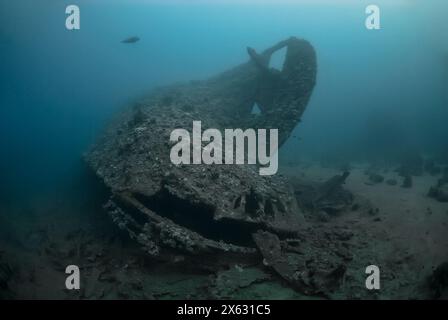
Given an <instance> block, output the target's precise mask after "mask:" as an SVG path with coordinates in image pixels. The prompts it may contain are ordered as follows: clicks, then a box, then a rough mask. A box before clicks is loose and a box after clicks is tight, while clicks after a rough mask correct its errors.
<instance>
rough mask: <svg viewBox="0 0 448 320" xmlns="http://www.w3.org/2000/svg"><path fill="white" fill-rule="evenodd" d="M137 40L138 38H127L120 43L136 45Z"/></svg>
mask: <svg viewBox="0 0 448 320" xmlns="http://www.w3.org/2000/svg"><path fill="white" fill-rule="evenodd" d="M139 40H140V38H139V37H129V38H126V39H124V40H122V41H121V43H136V42H137V41H139Z"/></svg>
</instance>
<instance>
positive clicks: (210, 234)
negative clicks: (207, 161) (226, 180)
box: [134, 189, 259, 247]
mask: <svg viewBox="0 0 448 320" xmlns="http://www.w3.org/2000/svg"><path fill="white" fill-rule="evenodd" d="M134 196H135V198H136V199H137V200H138V201H140V202H141V203H142V204H143V205H144V206H146V207H147V208H148V209H150V210H152V211H154V212H156V213H157V214H158V215H160V216H163V217H165V218H168V219H170V220H172V221H173V222H174V223H176V224H177V225H179V226H182V227H184V228H186V229H188V230H191V231H194V232H197V233H199V234H200V235H202V236H203V237H205V238H207V239H210V240H215V241H224V242H226V243H229V244H234V245H238V246H245V247H254V246H255V244H254V242H253V240H252V236H251V235H252V233H254V232H255V231H257V230H258V229H259V226H257V225H254V224H249V223H247V222H243V221H235V220H230V219H225V218H223V219H220V220H215V219H214V218H213V214H214V211H215V208H214V207H211V206H207V205H205V204H202V203H192V202H190V201H188V200H185V199H181V198H178V197H177V196H175V195H173V194H171V193H170V192H169V191H168V190H166V189H162V190H161V191H159V192H158V193H156V194H155V195H153V196H150V197H148V196H145V195H142V194H135V195H134Z"/></svg>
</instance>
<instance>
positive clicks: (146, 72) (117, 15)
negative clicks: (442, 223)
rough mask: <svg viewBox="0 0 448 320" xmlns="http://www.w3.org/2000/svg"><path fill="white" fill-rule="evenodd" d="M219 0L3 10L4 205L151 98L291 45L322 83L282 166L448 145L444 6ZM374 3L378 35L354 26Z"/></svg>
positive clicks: (62, 172) (0, 144)
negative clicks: (309, 50)
mask: <svg viewBox="0 0 448 320" xmlns="http://www.w3.org/2000/svg"><path fill="white" fill-rule="evenodd" d="M187 2H188V3H189V4H187ZM222 2H223V1H219V2H218V3H215V2H214V1H209V2H206V1H201V2H198V1H191V2H190V1H177V2H175V1H163V2H162V1H158V2H155V1H143V0H142V1H125V0H123V1H101V0H90V1H81V0H72V1H56V0H53V1H51V0H40V1H25V0H3V1H1V2H0V52H1V54H0V57H1V59H0V87H1V92H0V107H1V109H0V150H1V158H0V177H1V182H0V184H1V187H0V188H1V190H0V191H1V192H0V193H1V195H2V198H4V199H6V198H7V199H9V200H11V199H14V198H17V199H22V200H23V199H24V198H27V197H32V196H35V195H38V194H41V193H45V192H55V191H57V190H60V189H61V188H63V186H66V185H67V184H69V183H71V182H72V181H73V180H74V179H76V176H77V174H78V173H79V170H80V167H81V163H82V160H81V155H82V153H83V152H84V151H86V150H87V148H88V147H89V145H90V144H92V143H93V141H94V140H95V138H96V137H97V136H98V134H99V133H100V131H101V128H102V127H103V126H104V125H105V123H107V121H108V120H109V119H110V118H111V116H112V115H113V114H114V113H116V111H117V110H119V109H120V108H123V107H125V106H126V105H128V104H130V103H132V102H133V101H135V100H138V99H139V98H140V97H142V96H143V95H145V93H146V92H148V91H149V90H150V89H151V88H152V87H155V86H159V85H164V84H169V83H173V82H179V81H186V80H190V79H201V78H206V77H208V76H211V75H213V74H216V73H217V72H219V71H222V70H225V69H227V68H230V67H232V66H235V65H237V64H239V63H242V62H245V61H246V60H247V59H248V57H247V53H246V50H245V48H246V46H251V47H254V48H256V49H257V50H262V49H263V48H265V47H268V46H270V45H272V44H274V43H276V42H278V41H279V40H282V39H284V38H287V37H289V36H297V37H301V38H305V39H307V40H309V41H310V42H311V43H312V44H313V46H314V47H315V49H316V51H317V56H318V78H317V85H316V88H315V91H314V93H313V96H312V99H311V101H310V104H309V106H308V109H307V111H306V113H305V116H304V118H303V121H302V123H301V124H300V125H299V126H298V128H297V132H296V133H295V134H297V135H298V136H300V138H301V139H300V140H294V139H292V140H291V141H289V142H288V143H287V144H286V145H285V146H284V150H283V156H286V157H291V158H295V157H301V156H302V155H308V154H309V155H314V154H321V153H325V152H327V151H329V150H330V151H332V152H340V153H341V155H342V154H346V155H350V156H353V157H354V158H357V157H360V156H362V155H364V154H368V153H369V150H372V148H374V147H375V148H376V149H375V150H381V148H382V147H383V146H384V147H385V148H386V146H387V147H388V148H390V144H391V143H392V148H393V145H394V144H396V145H397V147H399V146H403V145H412V146H413V147H415V148H418V149H420V150H423V151H424V152H438V151H440V150H443V148H446V147H447V143H446V141H447V137H448V129H447V127H448V126H447V123H448V112H447V109H448V108H447V104H448V102H447V97H446V92H447V91H448V90H447V89H448V77H447V73H448V70H447V69H448V62H447V61H446V60H447V58H446V55H447V52H448V38H447V37H446V30H447V27H446V24H445V20H446V19H445V17H444V14H446V13H447V12H448V10H447V9H448V4H444V1H437V0H432V1H417V0H415V1H411V0H409V1H404V0H400V1H361V0H359V1H341V2H342V4H337V5H336V4H333V2H337V1H333V2H331V1H330V2H329V1H316V2H312V3H313V4H309V2H310V1H300V0H298V1H287V2H282V1H279V2H278V1H263V4H259V3H256V1H242V4H240V3H237V2H236V1H231V2H230V3H228V4H223V3H222ZM305 2H306V3H305ZM321 2H322V3H321ZM372 2H374V3H377V4H379V5H380V8H381V9H382V11H381V13H382V15H381V24H382V29H381V30H376V31H369V30H367V29H366V28H365V27H364V20H365V17H366V15H365V13H364V10H365V7H366V5H367V4H370V3H372ZM329 3H330V4H329ZM391 3H392V4H391ZM445 3H446V1H445ZM69 4H77V5H78V6H79V7H80V10H81V29H80V30H78V31H68V30H66V29H65V18H66V15H65V7H66V6H67V5H69ZM134 35H136V36H139V37H140V38H141V40H140V41H139V42H137V43H135V44H122V43H120V41H121V40H122V39H124V38H126V37H128V36H134ZM444 57H445V58H444ZM444 59H445V60H444ZM369 123H370V125H369ZM376 124H379V125H378V126H376ZM369 126H370V127H373V129H371V131H369V130H367V129H368V128H369ZM382 128H386V129H385V130H382ZM369 132H371V133H370V136H369ZM372 132H373V133H372ZM366 141H367V143H366ZM384 150H386V149H384Z"/></svg>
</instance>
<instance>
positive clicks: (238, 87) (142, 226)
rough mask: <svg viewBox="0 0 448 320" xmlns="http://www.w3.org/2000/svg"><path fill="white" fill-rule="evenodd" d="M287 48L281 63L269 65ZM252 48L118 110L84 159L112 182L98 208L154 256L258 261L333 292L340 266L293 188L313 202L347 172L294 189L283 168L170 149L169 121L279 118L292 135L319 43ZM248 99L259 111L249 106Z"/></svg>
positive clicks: (246, 123)
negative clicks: (226, 65) (199, 159)
mask: <svg viewBox="0 0 448 320" xmlns="http://www.w3.org/2000/svg"><path fill="white" fill-rule="evenodd" d="M283 48H285V49H286V56H285V60H284V64H283V68H282V69H281V70H276V69H272V68H269V62H270V59H271V57H272V55H273V54H274V53H275V52H276V51H278V50H280V49H283ZM247 51H248V55H249V60H248V61H247V62H246V63H243V64H241V65H239V66H237V67H235V68H233V69H230V70H227V71H225V72H223V73H221V74H218V75H216V76H214V77H211V78H209V79H207V80H203V81H192V82H190V83H185V84H179V85H173V86H168V87H163V88H158V89H156V90H153V91H152V93H151V94H150V95H149V96H148V97H147V98H145V99H144V100H142V101H140V102H138V103H136V104H135V105H134V106H132V107H131V108H129V109H127V110H126V111H124V112H123V113H122V114H120V115H119V116H118V117H117V119H116V121H114V122H113V123H112V124H111V125H110V126H109V127H108V128H107V130H105V133H104V134H103V136H102V137H101V138H100V139H99V140H98V142H97V143H96V144H95V145H94V146H93V147H92V148H91V150H90V151H89V152H88V153H87V154H86V161H87V163H88V164H89V166H90V168H92V169H93V171H94V172H95V173H96V176H97V177H98V178H99V180H100V181H102V183H103V184H104V185H105V186H106V187H107V188H108V190H109V194H110V198H109V200H108V201H107V203H105V205H104V208H105V209H106V210H107V212H108V213H109V214H110V216H111V217H112V219H113V221H114V222H115V223H116V224H117V225H118V226H119V227H120V228H121V229H123V230H126V231H127V232H128V233H129V236H130V237H131V238H132V239H134V240H135V241H137V242H138V243H139V244H140V245H141V246H142V247H143V249H144V250H145V251H146V252H147V253H148V254H149V255H150V256H151V257H154V258H155V259H163V260H165V261H166V260H168V261H172V262H173V263H175V262H176V261H181V262H182V263H187V262H186V261H200V263H199V264H197V265H198V268H199V267H203V268H212V269H214V270H216V268H219V267H220V266H223V265H229V264H231V263H235V262H236V261H237V262H238V263H243V262H244V261H252V262H254V261H258V262H259V263H264V265H265V266H268V267H270V268H271V269H272V270H274V271H275V272H277V273H278V274H279V275H280V276H281V277H282V278H283V279H285V280H286V281H287V282H289V283H290V284H292V285H293V286H294V287H297V288H298V289H300V290H301V291H303V292H305V293H316V292H322V291H325V290H327V291H328V289H329V288H333V287H335V286H337V283H338V282H339V281H340V280H341V278H342V276H343V274H344V272H345V269H344V268H345V267H344V265H343V263H342V259H341V258H340V257H338V256H336V255H335V254H334V253H333V252H325V253H322V249H325V248H324V247H325V246H326V245H325V244H323V243H322V241H317V240H316V237H317V236H316V235H315V234H312V233H310V232H309V231H307V228H306V221H305V219H304V213H303V209H302V208H301V207H299V205H298V203H300V201H298V197H300V196H302V195H303V194H304V195H305V198H306V200H307V201H308V202H312V206H313V208H314V207H315V208H323V207H324V205H319V202H321V200H322V199H323V198H324V196H328V195H329V193H330V192H332V190H339V189H338V188H340V184H341V183H343V181H344V180H345V178H346V177H347V175H348V174H344V175H343V176H341V177H335V179H333V180H331V181H330V182H329V183H327V184H324V185H323V186H321V187H316V188H314V189H312V192H305V193H303V194H302V193H301V192H299V193H300V194H298V191H297V190H295V188H294V186H293V185H292V184H291V183H290V182H289V181H288V180H287V179H286V178H285V177H283V176H281V175H278V174H277V175H273V176H260V175H259V174H258V168H257V166H256V165H211V166H210V165H201V164H199V165H194V166H188V165H182V164H180V165H174V164H173V163H172V162H171V161H170V159H169V155H170V148H171V144H170V133H171V132H172V130H174V129H176V128H189V127H191V124H192V122H193V121H196V120H200V121H201V122H202V124H203V126H204V127H208V128H218V129H222V128H242V129H245V128H254V129H257V128H263V129H267V130H268V129H271V128H275V129H278V145H279V147H281V146H282V145H283V144H284V142H285V141H286V140H287V139H288V137H289V136H290V134H291V132H292V130H293V129H294V128H295V127H296V125H297V124H298V123H299V122H300V119H301V117H302V115H303V113H304V111H305V109H306V106H307V104H308V102H309V100H310V97H311V94H312V92H313V88H314V86H315V83H316V73H317V63H316V53H315V50H314V48H313V47H312V45H311V44H310V43H309V42H308V41H306V40H302V39H298V38H295V37H291V38H288V39H286V40H283V41H280V42H279V43H277V44H275V45H274V46H272V47H270V48H268V49H266V50H264V51H263V52H261V53H257V52H256V51H255V50H254V49H251V48H248V49H247ZM254 104H257V106H258V107H259V109H260V111H261V113H260V114H252V113H251V110H252V107H253V106H254ZM302 200H303V199H302ZM326 200H327V201H328V198H326ZM326 205H327V206H328V203H327V204H326ZM310 261H313V262H312V263H310Z"/></svg>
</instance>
